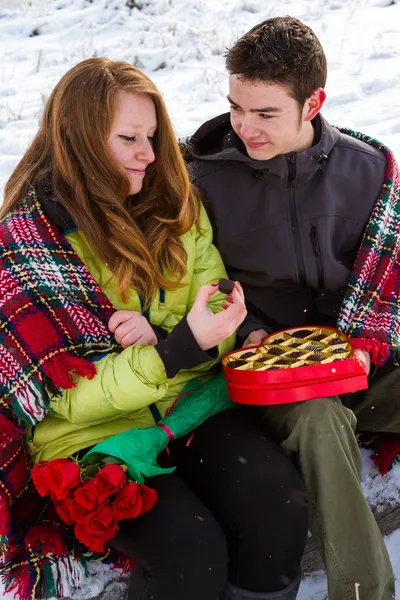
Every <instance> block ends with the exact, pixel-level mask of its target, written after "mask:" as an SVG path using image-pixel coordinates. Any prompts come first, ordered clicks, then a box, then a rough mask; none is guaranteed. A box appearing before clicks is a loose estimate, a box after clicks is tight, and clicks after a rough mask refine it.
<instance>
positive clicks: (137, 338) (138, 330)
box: [108, 310, 158, 349]
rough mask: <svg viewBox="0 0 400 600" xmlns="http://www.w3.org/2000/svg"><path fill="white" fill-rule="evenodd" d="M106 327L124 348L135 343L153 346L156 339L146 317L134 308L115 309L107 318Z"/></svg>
mask: <svg viewBox="0 0 400 600" xmlns="http://www.w3.org/2000/svg"><path fill="white" fill-rule="evenodd" d="M108 328H109V330H110V331H111V333H113V334H114V337H115V339H116V341H117V342H118V344H121V346H122V347H123V348H124V349H125V348H128V346H134V345H135V344H147V345H148V346H154V345H155V344H157V341H158V340H157V336H156V334H155V333H154V330H153V328H152V326H151V325H150V323H149V322H148V320H147V319H146V317H144V316H143V315H141V314H140V313H139V312H136V311H134V310H117V312H115V313H114V314H113V316H112V317H111V319H110V320H109V322H108Z"/></svg>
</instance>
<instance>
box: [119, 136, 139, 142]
mask: <svg viewBox="0 0 400 600" xmlns="http://www.w3.org/2000/svg"><path fill="white" fill-rule="evenodd" d="M118 137H120V138H121V140H124V142H136V139H137V138H136V135H133V136H130V135H119V136H118Z"/></svg>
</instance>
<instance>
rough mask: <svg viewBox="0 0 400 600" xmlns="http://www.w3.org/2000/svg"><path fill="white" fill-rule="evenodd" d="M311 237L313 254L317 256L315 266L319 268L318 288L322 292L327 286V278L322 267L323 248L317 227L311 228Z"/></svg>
mask: <svg viewBox="0 0 400 600" xmlns="http://www.w3.org/2000/svg"><path fill="white" fill-rule="evenodd" d="M310 237H311V244H312V247H313V252H314V256H315V264H316V267H317V275H318V288H319V289H320V290H323V289H324V284H325V277H324V269H323V266H322V256H321V248H320V246H319V240H318V230H317V228H316V226H315V225H312V227H311V233H310Z"/></svg>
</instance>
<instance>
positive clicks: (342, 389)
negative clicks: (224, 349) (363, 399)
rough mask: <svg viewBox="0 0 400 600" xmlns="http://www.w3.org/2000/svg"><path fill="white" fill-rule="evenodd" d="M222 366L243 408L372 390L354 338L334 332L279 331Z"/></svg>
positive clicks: (226, 359) (327, 329) (324, 329)
mask: <svg viewBox="0 0 400 600" xmlns="http://www.w3.org/2000/svg"><path fill="white" fill-rule="evenodd" d="M222 365H223V372H224V376H225V379H226V382H227V386H228V394H229V398H230V399H231V400H232V401H233V402H238V403H239V404H263V405H266V404H288V403H290V402H303V401H304V400H312V399H313V398H324V397H328V396H336V395H339V394H346V393H349V392H356V391H358V390H363V389H366V388H367V387H368V377H367V374H366V372H365V370H364V368H363V366H362V364H361V363H360V361H358V360H357V359H356V358H355V356H354V352H353V348H352V346H351V343H350V340H349V338H348V337H347V336H346V335H345V334H344V333H342V332H341V331H339V330H338V329H333V328H332V327H314V326H312V327H292V328H290V329H284V330H282V331H278V332H277V333H274V334H272V335H269V336H267V337H266V338H265V339H264V340H263V341H262V343H261V344H260V345H259V346H250V347H247V348H242V349H240V350H235V351H233V352H231V353H230V354H227V355H226V356H225V357H224V358H223V360H222Z"/></svg>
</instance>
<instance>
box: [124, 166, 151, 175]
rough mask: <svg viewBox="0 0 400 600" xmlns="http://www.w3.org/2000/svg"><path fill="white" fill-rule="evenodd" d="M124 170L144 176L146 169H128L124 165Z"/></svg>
mask: <svg viewBox="0 0 400 600" xmlns="http://www.w3.org/2000/svg"><path fill="white" fill-rule="evenodd" d="M126 170H127V171H128V173H132V174H133V175H139V177H144V174H145V173H146V169H129V168H127V167H126Z"/></svg>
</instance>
